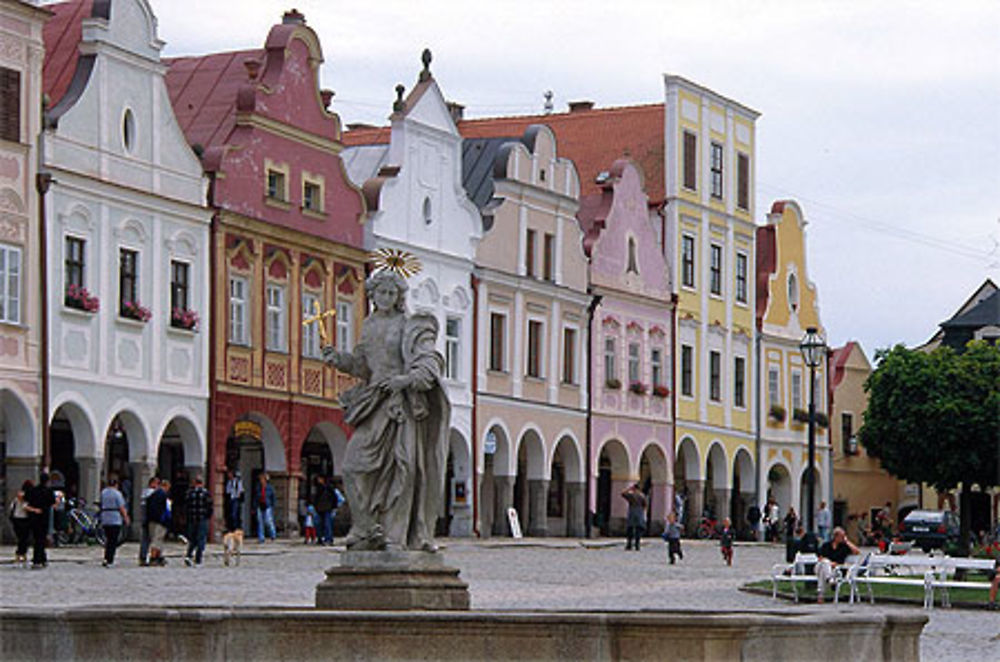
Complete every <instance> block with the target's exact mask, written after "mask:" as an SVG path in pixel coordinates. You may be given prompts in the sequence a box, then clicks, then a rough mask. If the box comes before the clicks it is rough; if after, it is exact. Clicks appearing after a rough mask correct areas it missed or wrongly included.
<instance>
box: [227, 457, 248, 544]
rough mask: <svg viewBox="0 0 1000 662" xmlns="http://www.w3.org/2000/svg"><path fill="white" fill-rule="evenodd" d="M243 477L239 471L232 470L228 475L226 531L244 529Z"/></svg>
mask: <svg viewBox="0 0 1000 662" xmlns="http://www.w3.org/2000/svg"><path fill="white" fill-rule="evenodd" d="M243 498H244V492H243V477H242V476H240V471H239V469H230V470H229V471H228V472H227V473H226V491H225V503H224V504H223V505H224V506H225V509H226V530H227V531H236V530H237V529H242V528H243Z"/></svg>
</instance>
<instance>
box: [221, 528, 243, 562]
mask: <svg viewBox="0 0 1000 662" xmlns="http://www.w3.org/2000/svg"><path fill="white" fill-rule="evenodd" d="M242 553H243V529H236V530H235V531H230V532H229V533H226V534H225V535H223V536H222V562H223V563H225V564H226V565H230V564H231V563H232V562H233V560H234V559H235V563H236V565H239V564H240V555H241V554H242Z"/></svg>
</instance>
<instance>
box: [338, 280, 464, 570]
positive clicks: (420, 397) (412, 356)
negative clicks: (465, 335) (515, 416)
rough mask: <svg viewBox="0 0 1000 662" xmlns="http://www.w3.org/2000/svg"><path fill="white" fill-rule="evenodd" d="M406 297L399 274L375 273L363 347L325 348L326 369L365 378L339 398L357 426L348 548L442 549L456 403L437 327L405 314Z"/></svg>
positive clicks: (350, 460) (348, 483) (348, 477)
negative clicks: (444, 379) (448, 389)
mask: <svg viewBox="0 0 1000 662" xmlns="http://www.w3.org/2000/svg"><path fill="white" fill-rule="evenodd" d="M406 290H407V284H406V280H405V279H404V278H403V277H402V276H401V275H400V274H398V273H396V272H394V271H392V270H389V269H384V270H381V271H378V272H376V273H375V274H374V275H372V276H371V277H370V278H369V279H368V281H367V282H366V283H365V292H366V293H367V294H368V298H369V300H370V301H372V302H373V303H374V310H373V312H372V313H371V314H370V315H369V316H368V317H367V318H366V319H365V321H364V323H363V324H362V326H361V341H360V342H359V343H358V344H357V345H356V346H355V347H354V350H353V352H340V351H337V350H336V349H335V348H333V347H332V346H327V347H324V348H323V357H324V359H325V360H326V361H327V362H328V363H330V364H332V365H333V366H334V367H336V368H337V370H340V371H342V372H346V373H348V374H351V375H354V376H355V377H357V378H359V379H360V380H361V383H360V384H358V385H357V386H355V387H353V388H351V389H349V390H347V391H345V392H344V393H343V394H342V395H341V397H340V401H341V404H342V405H343V407H344V411H345V420H346V421H347V423H349V424H350V425H352V426H354V435H353V436H352V437H351V440H350V442H349V443H348V444H347V453H346V456H345V458H344V466H343V475H344V486H345V488H346V491H347V499H348V501H349V503H350V506H351V518H352V523H351V531H350V533H349V534H348V536H347V540H346V544H347V548H348V550H394V549H396V550H421V551H428V552H433V551H436V550H437V547H436V546H435V545H434V526H435V523H436V520H437V517H438V514H439V512H440V510H441V506H442V500H443V496H444V479H445V463H446V460H447V456H448V429H449V423H450V405H449V403H448V397H447V395H446V393H445V390H444V388H443V387H442V385H441V374H442V371H443V366H444V360H443V358H442V357H441V355H440V354H439V353H438V352H437V351H436V350H435V342H436V340H437V334H438V322H437V319H436V318H435V317H433V316H431V315H425V314H415V315H407V313H406V305H405V303H406Z"/></svg>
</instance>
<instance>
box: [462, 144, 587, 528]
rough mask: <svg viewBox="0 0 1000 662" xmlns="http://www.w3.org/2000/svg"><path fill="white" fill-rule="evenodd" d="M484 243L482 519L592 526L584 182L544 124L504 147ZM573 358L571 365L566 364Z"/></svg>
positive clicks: (492, 524) (496, 524) (494, 524)
mask: <svg viewBox="0 0 1000 662" xmlns="http://www.w3.org/2000/svg"><path fill="white" fill-rule="evenodd" d="M494 164H495V167H494V169H493V186H494V194H493V200H495V201H498V205H499V206H497V207H496V208H495V210H493V219H492V224H491V225H490V227H489V229H488V231H487V232H485V233H484V235H483V238H482V240H481V241H480V243H479V247H478V252H477V274H478V277H477V278H478V285H477V299H476V301H477V307H478V312H477V323H478V325H479V328H478V333H477V338H478V348H477V363H476V368H477V379H476V381H477V402H476V434H477V438H478V444H477V461H476V468H477V474H478V475H477V481H476V484H477V486H478V489H479V497H480V498H479V507H478V530H479V532H480V533H481V534H482V535H487V536H488V535H490V534H491V533H492V534H499V535H502V534H507V533H508V531H509V529H508V520H507V510H508V508H511V507H513V508H515V509H516V510H517V512H518V517H519V522H520V526H521V528H522V529H523V530H524V532H525V533H527V534H528V535H570V536H580V535H583V532H584V512H585V498H584V495H585V488H584V484H585V483H584V480H585V479H584V476H585V473H584V471H585V467H584V457H585V437H586V411H585V410H586V404H587V401H586V384H587V366H586V361H585V348H586V343H587V305H588V302H589V297H588V296H587V294H586V289H587V261H586V257H585V255H584V253H583V246H582V232H581V230H580V228H579V225H578V224H577V221H576V218H575V215H576V211H577V208H578V206H579V196H580V184H579V180H578V178H577V173H576V169H575V167H574V166H573V164H572V162H570V161H569V160H568V159H564V158H560V157H559V156H558V154H557V150H556V142H555V137H554V135H553V134H552V132H551V130H550V129H549V128H548V127H544V126H532V127H530V128H529V129H528V130H527V131H526V132H525V135H524V137H523V138H522V139H521V140H511V141H507V142H505V143H504V144H503V145H502V146H500V147H499V149H498V150H497V154H496V157H495V159H494ZM567 360H568V361H569V365H567Z"/></svg>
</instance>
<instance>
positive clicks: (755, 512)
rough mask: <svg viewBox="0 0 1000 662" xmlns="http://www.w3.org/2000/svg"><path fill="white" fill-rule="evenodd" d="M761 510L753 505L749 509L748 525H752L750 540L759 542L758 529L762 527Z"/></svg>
mask: <svg viewBox="0 0 1000 662" xmlns="http://www.w3.org/2000/svg"><path fill="white" fill-rule="evenodd" d="M760 517H761V513H760V508H758V507H757V504H756V503H755V504H753V505H751V506H750V507H749V508H747V524H749V525H750V539H751V540H757V528H758V526H759V525H760Z"/></svg>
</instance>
